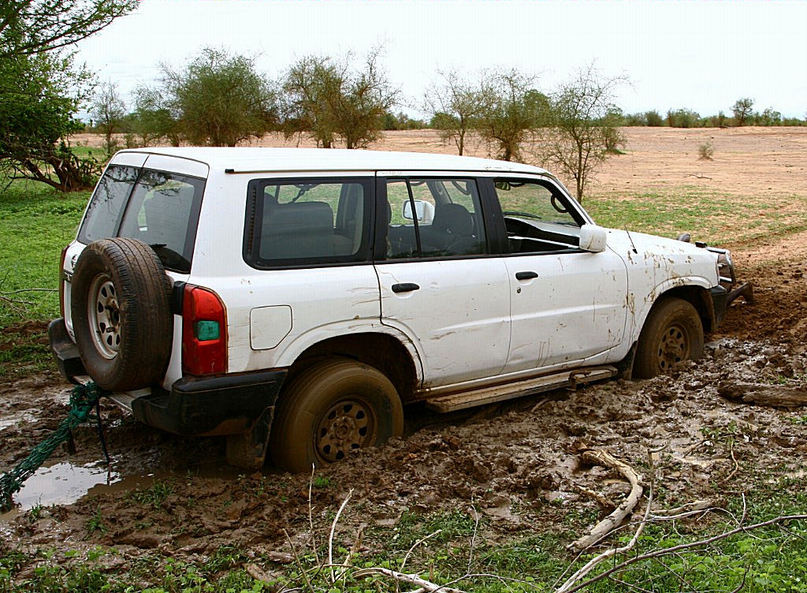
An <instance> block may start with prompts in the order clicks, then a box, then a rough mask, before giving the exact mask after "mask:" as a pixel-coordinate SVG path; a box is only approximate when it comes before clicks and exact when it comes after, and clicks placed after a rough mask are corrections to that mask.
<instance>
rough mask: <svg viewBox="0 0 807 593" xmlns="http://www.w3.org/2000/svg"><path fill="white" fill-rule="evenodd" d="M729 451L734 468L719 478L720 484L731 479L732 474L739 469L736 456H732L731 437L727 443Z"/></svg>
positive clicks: (732, 442)
mask: <svg viewBox="0 0 807 593" xmlns="http://www.w3.org/2000/svg"><path fill="white" fill-rule="evenodd" d="M729 453H731V460H732V461H733V462H734V469H733V470H732V472H731V473H730V474H729V475H728V476H726V477H725V478H723V479H722V480H720V483H721V484H725V483H726V482H728V481H729V480H731V479H732V478H733V477H734V474H736V473H737V471H738V470H739V469H740V464H739V463H737V458H736V457H734V439H732V440H731V441H730V443H729Z"/></svg>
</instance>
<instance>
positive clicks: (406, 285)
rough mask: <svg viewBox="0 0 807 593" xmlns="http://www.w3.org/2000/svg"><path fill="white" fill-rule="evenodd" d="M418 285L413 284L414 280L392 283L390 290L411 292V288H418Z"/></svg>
mask: <svg viewBox="0 0 807 593" xmlns="http://www.w3.org/2000/svg"><path fill="white" fill-rule="evenodd" d="M419 288H420V286H418V285H417V284H415V283H414V282H403V283H401V284H393V285H392V292H395V293H398V292H412V291H413V290H418V289H419Z"/></svg>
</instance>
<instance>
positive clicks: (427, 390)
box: [50, 148, 738, 470]
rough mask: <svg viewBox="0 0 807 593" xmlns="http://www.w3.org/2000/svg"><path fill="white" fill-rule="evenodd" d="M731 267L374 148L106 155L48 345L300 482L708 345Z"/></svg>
mask: <svg viewBox="0 0 807 593" xmlns="http://www.w3.org/2000/svg"><path fill="white" fill-rule="evenodd" d="M733 278H734V274H733V269H732V264H731V261H730V259H729V254H728V253H727V252H725V251H722V250H714V249H707V248H703V246H696V245H692V244H689V243H687V242H683V241H674V240H670V239H663V238H659V237H653V236H648V235H642V234H638V233H629V232H627V231H619V230H607V229H604V228H601V227H598V226H596V225H595V224H594V222H593V220H592V219H591V217H590V216H589V215H588V214H587V213H586V212H585V211H584V210H583V209H582V208H581V207H580V205H579V204H577V203H576V201H575V200H573V199H572V198H571V197H570V196H569V194H568V193H567V191H566V190H565V189H564V188H563V186H562V185H561V184H560V183H559V182H558V180H557V179H555V178H554V177H553V176H552V175H550V174H549V173H547V172H546V171H543V170H541V169H538V168H535V167H531V166H527V165H520V164H514V163H507V162H498V161H491V160H484V159H473V158H463V157H453V156H447V155H430V154H409V153H388V152H371V151H353V150H350V151H340V150H304V149H263V148H260V149H259V148H244V149H241V148H173V149H167V148H159V149H143V150H127V151H123V152H119V153H118V154H117V155H115V157H114V158H113V159H112V161H111V162H110V164H109V166H108V167H107V169H106V171H105V173H104V175H103V176H102V178H101V180H100V182H99V183H98V186H97V187H96V189H95V192H94V193H93V196H92V198H91V199H90V202H89V205H88V207H87V210H86V212H85V214H84V218H83V221H82V223H81V226H80V228H79V231H78V235H77V237H76V240H75V241H73V242H72V243H71V244H70V245H69V246H68V247H67V248H65V250H64V252H63V254H62V282H61V294H62V313H63V316H64V318H63V319H57V320H55V321H54V322H53V323H52V324H51V326H50V340H51V346H52V349H53V351H54V353H55V355H56V358H57V360H58V361H59V364H60V368H61V370H62V371H63V373H64V374H65V376H66V377H67V378H69V379H71V380H77V381H78V380H86V377H87V376H89V377H90V378H92V379H93V380H94V381H96V382H97V383H98V384H99V385H100V386H102V387H103V388H105V389H107V390H109V391H111V392H113V395H112V396H111V397H112V398H113V399H114V400H115V401H116V402H117V403H118V404H120V405H122V406H123V407H125V408H127V409H129V410H131V411H132V412H133V413H134V415H135V417H136V418H137V419H139V420H141V421H143V422H145V423H147V424H150V425H152V426H155V427H158V428H161V429H164V430H168V431H172V432H175V433H179V434H192V435H226V436H227V456H228V460H229V461H230V462H231V463H233V464H236V465H239V466H244V467H256V466H259V465H260V464H262V463H263V461H264V458H265V456H266V453H267V451H268V452H270V454H271V456H272V458H273V460H274V462H275V464H276V465H278V466H280V467H284V468H287V469H290V470H306V469H309V468H310V467H311V464H312V463H317V464H322V463H328V462H333V461H337V460H339V459H341V458H343V457H344V456H346V455H348V454H349V453H350V451H351V450H353V449H357V448H361V447H366V446H373V445H377V444H380V443H382V442H384V441H385V440H386V439H388V438H389V437H392V436H394V435H399V434H400V433H401V431H402V426H403V406H404V405H406V404H410V403H412V402H425V405H426V406H428V407H429V408H432V409H434V410H437V411H441V412H442V411H451V410H457V409H462V408H467V407H471V406H475V405H480V404H485V403H489V402H495V401H501V400H504V399H508V398H514V397H519V396H523V395H527V394H532V393H536V392H539V391H543V390H549V389H555V388H558V387H564V386H573V385H576V384H580V383H586V382H590V381H595V380H599V379H604V378H608V377H613V376H615V375H618V374H623V375H624V374H627V373H630V372H631V371H632V373H633V375H634V376H638V377H649V376H652V375H655V374H657V373H659V372H662V371H665V370H666V369H668V368H669V367H670V366H672V365H674V364H676V363H677V362H680V361H682V360H685V359H688V358H697V357H698V356H700V354H701V352H702V349H703V341H704V337H703V336H704V331H709V330H711V329H713V328H714V327H715V326H716V325H717V324H718V323H719V322H720V320H721V318H722V317H723V314H724V312H725V310H726V306H727V304H728V302H729V301H730V300H731V298H733V296H735V295H736V294H737V290H738V289H734V290H733V291H732V290H731V289H732V288H733V286H732V284H733V282H734V280H733Z"/></svg>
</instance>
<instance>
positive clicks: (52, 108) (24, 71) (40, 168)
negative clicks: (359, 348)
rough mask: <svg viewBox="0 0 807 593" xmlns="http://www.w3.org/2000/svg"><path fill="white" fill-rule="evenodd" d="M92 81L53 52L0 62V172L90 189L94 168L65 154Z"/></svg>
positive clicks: (63, 187) (91, 163)
mask: <svg viewBox="0 0 807 593" xmlns="http://www.w3.org/2000/svg"><path fill="white" fill-rule="evenodd" d="M90 83H91V76H90V75H89V74H88V73H87V72H86V70H84V69H81V68H76V67H75V66H74V65H73V59H72V56H60V55H59V53H58V52H51V53H41V54H38V55H19V56H16V57H12V58H3V59H0V167H2V169H3V170H4V172H5V174H6V175H7V176H8V177H10V178H12V179H16V178H23V179H32V180H35V181H40V182H42V183H46V184H47V185H50V186H52V187H55V188H57V189H59V190H61V191H73V190H79V189H85V188H87V187H91V186H92V185H93V184H94V182H95V175H96V174H97V171H98V163H96V162H95V161H94V160H92V159H86V160H82V159H79V158H78V157H76V156H75V155H74V154H73V152H72V151H71V150H70V145H69V140H68V138H69V137H70V135H71V134H74V133H75V132H77V131H79V130H81V129H82V127H83V126H82V124H81V122H79V121H78V120H77V119H76V118H75V114H76V112H77V111H78V109H79V106H80V105H81V104H82V102H83V101H84V100H85V99H86V98H87V97H88V95H89V93H90V87H91V84H90Z"/></svg>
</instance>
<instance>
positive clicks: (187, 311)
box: [182, 284, 227, 376]
mask: <svg viewBox="0 0 807 593" xmlns="http://www.w3.org/2000/svg"><path fill="white" fill-rule="evenodd" d="M182 371H183V373H184V374H188V375H196V376H200V375H217V374H221V373H226V372H227V311H226V310H225V308H224V303H222V302H221V299H219V297H218V295H217V294H216V293H214V292H212V291H210V290H207V289H204V288H200V287H198V286H192V285H190V284H187V285H185V292H184V294H183V297H182Z"/></svg>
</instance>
